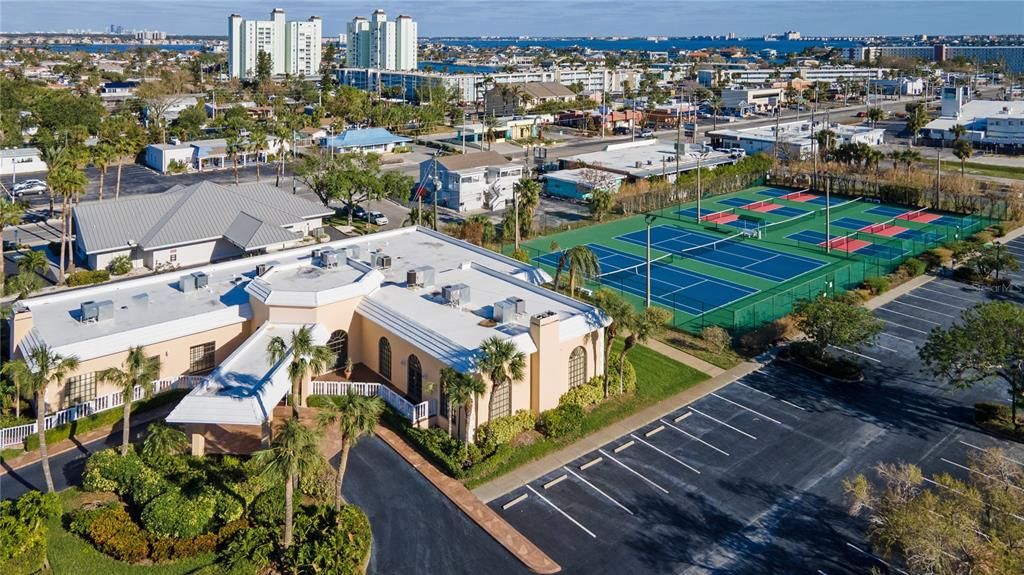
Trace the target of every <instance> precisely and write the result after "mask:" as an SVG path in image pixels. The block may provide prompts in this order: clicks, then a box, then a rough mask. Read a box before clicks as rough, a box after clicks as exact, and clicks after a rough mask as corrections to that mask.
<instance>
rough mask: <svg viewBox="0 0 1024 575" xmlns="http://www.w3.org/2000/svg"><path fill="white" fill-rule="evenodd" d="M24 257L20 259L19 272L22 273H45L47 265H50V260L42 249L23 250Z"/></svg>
mask: <svg viewBox="0 0 1024 575" xmlns="http://www.w3.org/2000/svg"><path fill="white" fill-rule="evenodd" d="M22 255H23V256H24V257H22V258H21V260H20V261H18V273H22V274H37V273H43V271H45V270H46V268H47V266H49V265H50V260H48V259H46V254H44V253H43V252H42V251H40V250H28V251H26V252H23V253H22Z"/></svg>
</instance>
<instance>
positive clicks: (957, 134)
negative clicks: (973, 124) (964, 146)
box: [949, 124, 967, 142]
mask: <svg viewBox="0 0 1024 575" xmlns="http://www.w3.org/2000/svg"><path fill="white" fill-rule="evenodd" d="M949 132H950V133H951V134H953V141H955V142H959V141H960V139H961V138H963V137H964V136H966V135H967V126H964V125H963V124H953V125H952V126H950V127H949Z"/></svg>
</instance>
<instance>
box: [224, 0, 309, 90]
mask: <svg viewBox="0 0 1024 575" xmlns="http://www.w3.org/2000/svg"><path fill="white" fill-rule="evenodd" d="M321 32H322V26H321V23H320V17H319V16H313V17H311V18H310V19H309V20H306V21H292V22H288V21H286V20H285V17H284V10H283V9H281V8H275V9H274V11H273V12H271V13H270V20H246V19H244V18H242V17H241V16H239V15H238V14H232V15H231V16H229V17H228V74H230V75H231V77H232V78H242V79H248V78H252V77H253V76H255V75H256V57H257V56H258V55H259V53H260V52H266V53H267V54H268V55H269V56H270V61H271V63H272V64H271V70H272V73H273V74H274V75H284V74H291V75H293V76H314V75H316V74H319V73H320V36H321Z"/></svg>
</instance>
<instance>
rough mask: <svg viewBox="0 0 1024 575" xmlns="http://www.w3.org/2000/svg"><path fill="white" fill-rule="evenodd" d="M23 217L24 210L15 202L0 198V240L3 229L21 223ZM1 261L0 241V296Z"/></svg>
mask: <svg viewBox="0 0 1024 575" xmlns="http://www.w3.org/2000/svg"><path fill="white" fill-rule="evenodd" d="M24 216H25V208H23V207H22V206H21V204H18V203H16V202H12V201H9V200H8V199H7V198H2V197H0V240H3V235H4V229H6V228H7V226H16V225H18V224H20V223H21V219H22V218H23V217H24ZM3 261H4V243H3V241H0V294H2V293H3V292H4V273H3Z"/></svg>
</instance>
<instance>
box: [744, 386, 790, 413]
mask: <svg viewBox="0 0 1024 575" xmlns="http://www.w3.org/2000/svg"><path fill="white" fill-rule="evenodd" d="M736 384H737V385H742V386H743V387H745V388H747V389H749V390H751V391H756V392H758V393H760V394H762V395H767V396H768V397H770V398H772V399H774V400H775V401H781V402H782V403H785V404H786V405H788V406H790V407H795V408H797V409H799V410H800V411H807V410H806V409H804V408H802V407H800V406H799V405H796V404H794V403H790V402H788V401H786V400H785V399H781V398H778V397H775V396H774V395H772V394H770V393H768V392H767V391H761V390H760V389H758V388H756V387H751V386H749V385H747V384H745V383H743V382H742V381H737V382H736Z"/></svg>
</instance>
